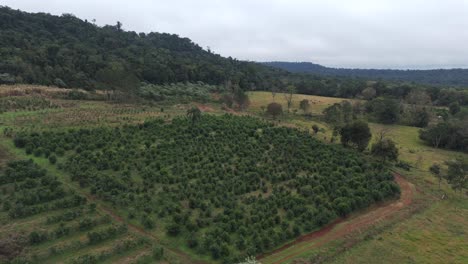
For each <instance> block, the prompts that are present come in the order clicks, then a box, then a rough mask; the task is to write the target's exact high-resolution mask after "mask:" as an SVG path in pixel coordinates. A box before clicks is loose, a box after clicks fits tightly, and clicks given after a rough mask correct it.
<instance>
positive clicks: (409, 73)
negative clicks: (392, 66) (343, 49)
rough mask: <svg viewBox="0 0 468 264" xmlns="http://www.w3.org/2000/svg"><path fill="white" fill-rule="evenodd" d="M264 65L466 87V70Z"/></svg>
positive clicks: (340, 74) (330, 73)
mask: <svg viewBox="0 0 468 264" xmlns="http://www.w3.org/2000/svg"><path fill="white" fill-rule="evenodd" d="M264 64H266V65H269V66H273V67H277V68H280V69H284V70H287V71H290V72H297V73H300V72H306V73H312V74H320V75H329V76H345V77H364V78H370V79H375V80H381V79H384V80H395V81H400V80H404V81H408V82H418V83H425V84H433V85H444V86H452V85H458V86H468V77H467V76H468V70H466V69H434V70H387V69H344V68H329V67H324V66H322V65H319V64H314V63H310V62H281V61H275V62H265V63H264Z"/></svg>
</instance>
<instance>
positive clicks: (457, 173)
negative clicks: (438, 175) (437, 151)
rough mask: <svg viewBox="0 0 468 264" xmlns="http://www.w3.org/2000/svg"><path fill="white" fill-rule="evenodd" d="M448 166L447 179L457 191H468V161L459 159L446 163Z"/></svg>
mask: <svg viewBox="0 0 468 264" xmlns="http://www.w3.org/2000/svg"><path fill="white" fill-rule="evenodd" d="M446 164H447V166H448V170H447V175H445V179H446V180H447V182H448V184H450V186H451V187H452V189H454V190H455V191H457V190H458V191H460V193H461V192H462V191H463V190H464V189H468V160H466V159H462V158H458V159H455V160H450V161H447V162H446Z"/></svg>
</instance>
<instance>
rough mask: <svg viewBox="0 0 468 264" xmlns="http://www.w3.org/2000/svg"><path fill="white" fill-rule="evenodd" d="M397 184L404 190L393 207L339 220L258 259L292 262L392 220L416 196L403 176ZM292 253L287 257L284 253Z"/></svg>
mask: <svg viewBox="0 0 468 264" xmlns="http://www.w3.org/2000/svg"><path fill="white" fill-rule="evenodd" d="M394 176H395V181H396V182H397V183H398V185H399V186H400V189H401V195H400V199H398V200H397V201H394V202H392V203H387V204H383V205H380V206H374V207H371V208H370V209H369V210H366V212H363V213H360V214H357V215H354V216H351V217H350V218H340V219H337V220H335V221H334V222H332V223H330V224H329V225H327V226H325V227H323V228H322V229H320V230H318V231H315V232H312V233H310V234H306V235H303V236H301V237H299V238H297V239H296V240H295V241H293V242H291V243H288V244H286V245H284V246H282V247H281V248H278V249H276V250H274V251H273V252H270V253H267V254H264V255H260V256H258V257H257V258H258V259H259V260H260V261H261V262H262V263H273V264H281V263H285V262H287V261H290V260H292V259H294V258H296V257H297V256H299V255H301V254H303V253H304V252H307V251H309V250H311V249H314V248H317V247H320V246H322V245H324V244H326V243H328V242H330V241H333V240H335V239H339V238H343V237H345V236H347V235H350V234H351V233H353V232H359V231H361V230H364V229H367V228H369V227H371V226H372V225H374V224H376V223H378V222H380V221H383V220H385V219H387V218H389V217H390V216H392V215H393V214H394V213H396V212H397V211H399V210H401V209H402V208H404V207H406V206H408V205H410V204H411V202H412V200H413V195H414V186H413V185H412V184H411V183H409V182H408V181H406V180H405V179H404V178H403V177H402V176H401V175H399V174H394ZM285 250H289V251H288V252H287V253H285V252H283V251H285Z"/></svg>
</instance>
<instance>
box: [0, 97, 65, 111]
mask: <svg viewBox="0 0 468 264" xmlns="http://www.w3.org/2000/svg"><path fill="white" fill-rule="evenodd" d="M59 107H60V106H58V105H56V104H54V103H52V102H51V101H49V100H47V99H45V98H41V97H23V96H17V97H3V98H0V113H3V112H10V111H13V112H17V111H36V110H43V109H55V108H59Z"/></svg>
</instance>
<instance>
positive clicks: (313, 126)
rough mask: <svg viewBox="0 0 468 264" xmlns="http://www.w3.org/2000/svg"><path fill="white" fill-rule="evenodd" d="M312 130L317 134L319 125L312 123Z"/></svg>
mask: <svg viewBox="0 0 468 264" xmlns="http://www.w3.org/2000/svg"><path fill="white" fill-rule="evenodd" d="M312 130H313V131H314V134H317V133H318V131H319V127H318V126H317V125H316V124H313V125H312Z"/></svg>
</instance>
